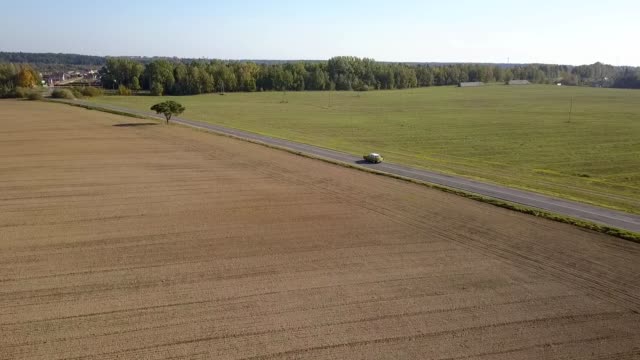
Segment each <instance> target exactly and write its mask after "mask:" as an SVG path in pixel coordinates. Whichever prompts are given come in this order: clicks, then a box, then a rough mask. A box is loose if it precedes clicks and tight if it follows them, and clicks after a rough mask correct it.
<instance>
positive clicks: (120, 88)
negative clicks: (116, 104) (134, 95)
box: [118, 85, 131, 96]
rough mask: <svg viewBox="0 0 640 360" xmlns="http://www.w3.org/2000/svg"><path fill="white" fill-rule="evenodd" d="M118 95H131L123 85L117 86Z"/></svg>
mask: <svg viewBox="0 0 640 360" xmlns="http://www.w3.org/2000/svg"><path fill="white" fill-rule="evenodd" d="M118 95H124V96H129V95H131V90H129V89H128V88H127V87H126V86H124V85H120V86H118Z"/></svg>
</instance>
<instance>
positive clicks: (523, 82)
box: [509, 80, 531, 85]
mask: <svg viewBox="0 0 640 360" xmlns="http://www.w3.org/2000/svg"><path fill="white" fill-rule="evenodd" d="M509 85H531V83H530V82H529V80H509Z"/></svg>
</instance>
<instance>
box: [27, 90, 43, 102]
mask: <svg viewBox="0 0 640 360" xmlns="http://www.w3.org/2000/svg"><path fill="white" fill-rule="evenodd" d="M43 98H44V96H42V92H41V91H38V90H31V91H30V92H29V93H28V94H27V99H29V100H42V99H43Z"/></svg>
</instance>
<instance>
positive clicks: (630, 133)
mask: <svg viewBox="0 0 640 360" xmlns="http://www.w3.org/2000/svg"><path fill="white" fill-rule="evenodd" d="M572 98H573V111H572V115H571V118H569V108H570V103H571V99H572ZM166 99H174V100H176V101H179V102H180V103H182V104H183V105H185V106H186V108H187V111H186V112H185V113H184V117H187V118H190V119H195V120H202V121H207V122H211V123H215V124H220V125H224V126H228V127H233V128H238V129H243V130H248V131H252V132H256V133H260V134H265V135H270V136H274V137H280V138H286V139H291V140H295V141H299V142H304V143H309V144H314V145H319V146H323V147H327V148H332V149H338V150H342V151H346V152H350V153H354V154H362V153H366V152H371V151H376V152H380V153H382V154H383V155H384V156H385V160H386V161H390V162H397V163H404V164H408V165H412V166H417V167H423V168H427V169H433V170H438V171H442V172H447V173H453V174H458V175H462V176H466V177H471V178H476V179H482V180H485V181H490V182H495V183H499V184H505V185H509V186H513V187H518V188H523V189H529V190H535V191H538V192H542V193H546V194H551V195H556V196H561V197H565V198H569V199H574V200H579V201H583V202H588V203H592V204H596V205H602V206H607V207H611V208H617V209H621V210H625V211H629V212H634V213H640V91H636V90H617V89H595V88H584V87H558V86H550V85H549V86H544V85H539V86H538V85H536V86H522V87H513V86H512V87H509V86H502V85H494V86H485V87H480V88H455V87H432V88H422V89H412V90H394V91H372V92H362V93H358V92H331V93H330V92H287V93H286V95H285V94H283V93H281V92H265V93H228V94H226V95H224V96H220V95H217V94H207V95H198V96H183V97H163V98H159V97H151V96H138V97H120V96H104V97H100V98H95V99H93V100H92V101H95V102H96V103H108V104H114V105H118V106H124V107H128V108H135V109H146V110H148V109H149V107H150V106H151V105H153V104H154V103H157V102H159V101H162V100H166ZM283 100H284V101H283Z"/></svg>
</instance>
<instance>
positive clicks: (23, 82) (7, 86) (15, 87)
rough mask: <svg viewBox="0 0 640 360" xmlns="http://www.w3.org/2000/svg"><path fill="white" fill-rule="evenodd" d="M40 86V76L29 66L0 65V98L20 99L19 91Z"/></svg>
mask: <svg viewBox="0 0 640 360" xmlns="http://www.w3.org/2000/svg"><path fill="white" fill-rule="evenodd" d="M41 84H42V79H40V74H38V72H37V71H35V70H34V69H33V68H32V67H31V66H30V65H29V64H17V65H16V64H11V63H0V98H5V97H22V96H21V95H20V92H21V91H22V90H21V89H30V88H34V87H36V86H39V85H41Z"/></svg>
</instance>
